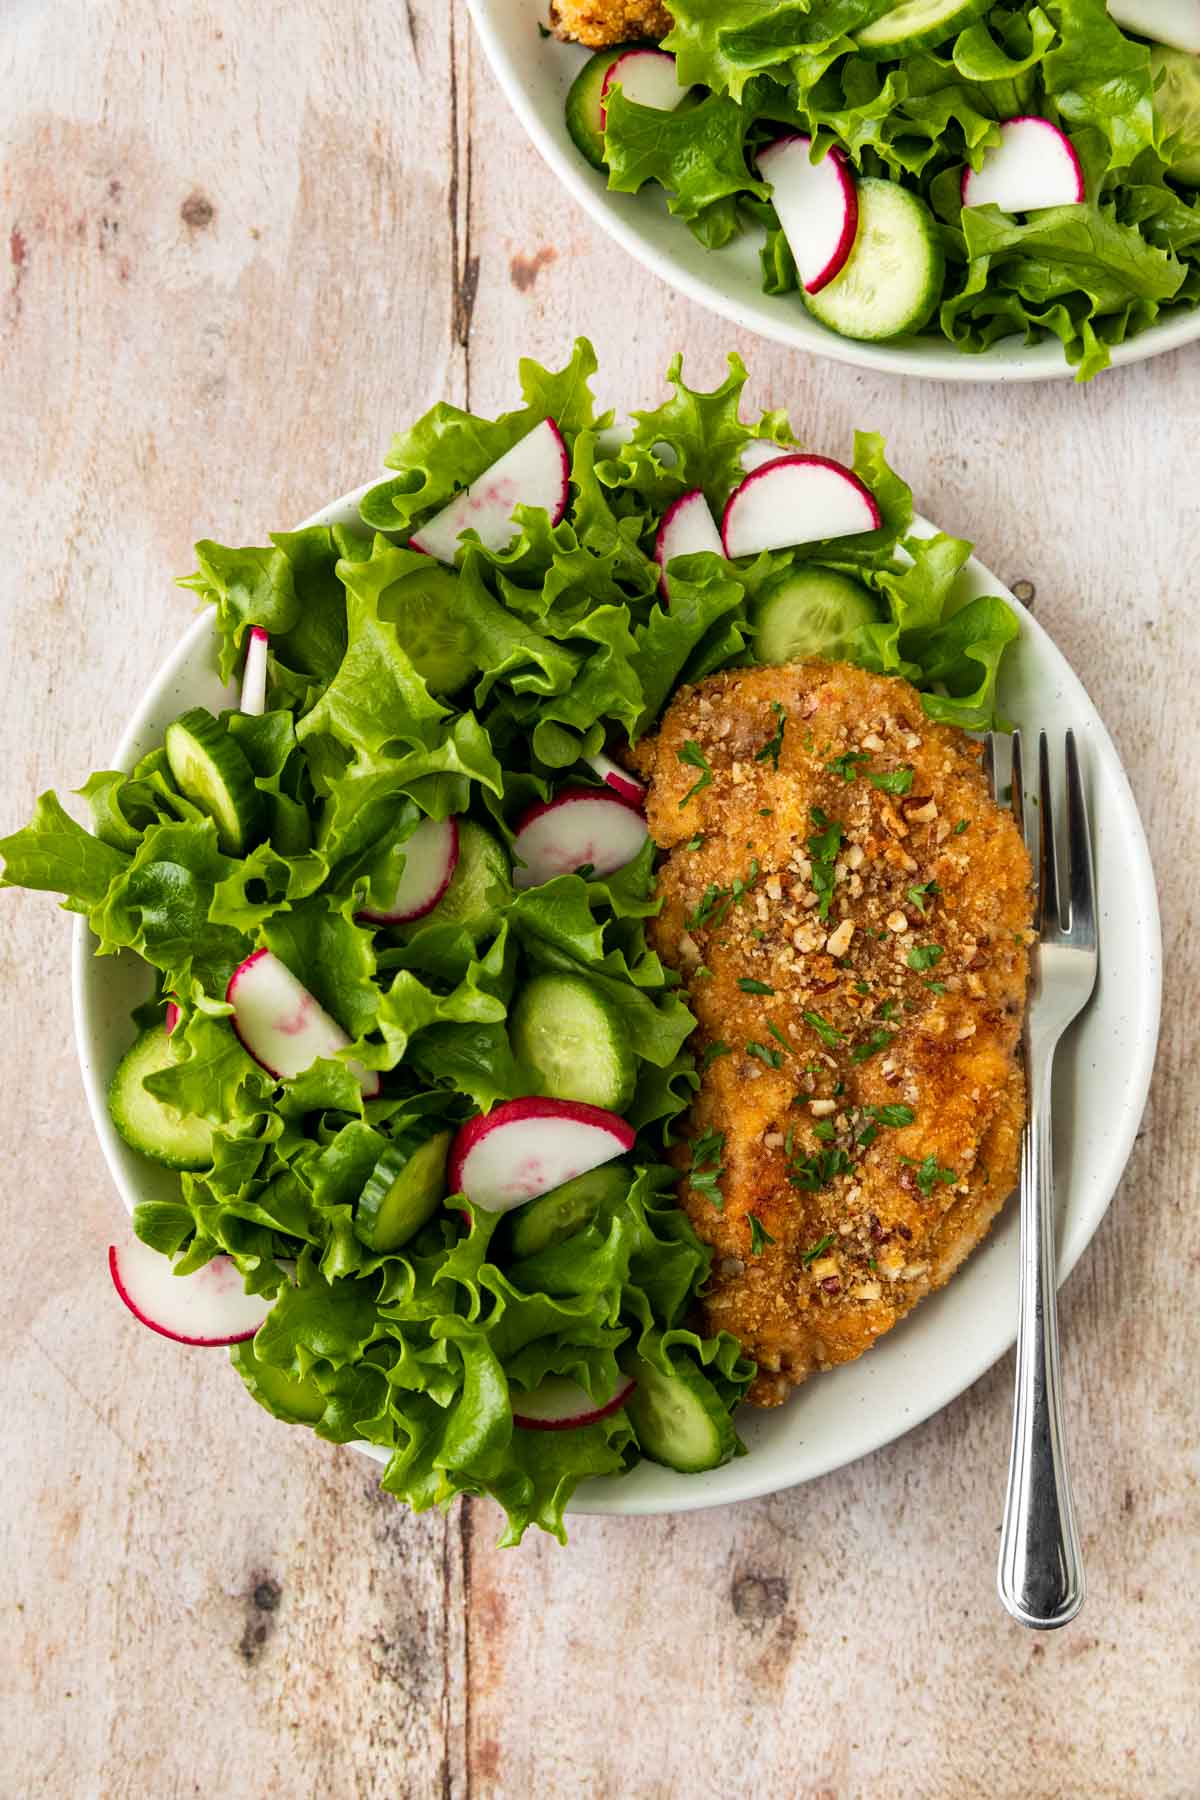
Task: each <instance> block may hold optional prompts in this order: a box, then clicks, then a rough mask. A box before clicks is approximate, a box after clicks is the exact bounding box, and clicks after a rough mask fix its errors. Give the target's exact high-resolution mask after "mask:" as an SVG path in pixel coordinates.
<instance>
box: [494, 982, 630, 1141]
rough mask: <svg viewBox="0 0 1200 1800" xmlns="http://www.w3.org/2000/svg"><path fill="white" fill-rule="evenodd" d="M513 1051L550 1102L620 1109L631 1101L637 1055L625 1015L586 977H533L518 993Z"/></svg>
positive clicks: (512, 1030) (618, 1110)
mask: <svg viewBox="0 0 1200 1800" xmlns="http://www.w3.org/2000/svg"><path fill="white" fill-rule="evenodd" d="M510 1037H511V1040H512V1047H513V1050H514V1051H515V1052H516V1054H517V1056H518V1057H520V1058H521V1060H522V1061H523V1062H525V1063H527V1064H528V1065H529V1067H530V1068H531V1069H532V1070H533V1071H534V1073H535V1074H536V1076H537V1077H538V1081H539V1084H540V1085H539V1092H541V1093H543V1094H545V1095H547V1096H548V1097H549V1098H550V1099H551V1100H582V1101H584V1102H586V1104H587V1105H589V1106H605V1107H607V1108H608V1110H609V1111H610V1112H621V1111H622V1110H623V1109H624V1108H625V1107H626V1106H628V1105H629V1102H630V1101H631V1100H632V1099H633V1089H634V1081H635V1077H636V1071H637V1059H636V1057H635V1056H634V1053H633V1044H632V1043H631V1041H630V1037H629V1031H628V1029H627V1027H626V1024H625V1021H624V1019H623V1018H622V1017H621V1015H620V1013H619V1012H618V1011H617V1010H616V1008H615V1007H614V1006H612V1005H611V1004H610V1002H609V1001H608V1000H606V999H605V997H604V995H603V994H602V993H600V991H599V989H597V988H595V987H593V985H592V983H591V982H590V981H586V980H585V979H584V978H583V976H582V975H559V974H547V975H535V976H534V978H533V980H532V981H531V982H529V983H528V985H527V986H526V987H525V988H524V989H523V990H522V992H521V994H520V995H519V996H518V999H517V1004H516V1006H515V1007H514V1008H513V1012H512V1021H511V1027H510Z"/></svg>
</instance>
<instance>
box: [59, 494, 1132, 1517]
mask: <svg viewBox="0 0 1200 1800" xmlns="http://www.w3.org/2000/svg"><path fill="white" fill-rule="evenodd" d="M366 491H367V490H366V487H362V488H358V489H356V490H355V492H354V493H352V494H347V495H346V496H345V497H344V498H343V499H341V500H336V501H334V503H333V504H332V505H331V506H327V507H326V508H325V509H324V511H322V512H319V513H317V514H316V515H315V516H314V517H313V518H311V519H306V520H305V524H306V525H338V524H343V525H354V524H357V523H358V503H359V501H360V500H361V498H362V495H363V494H364V493H365V492H366ZM917 529H918V530H920V531H923V532H929V531H932V530H933V527H932V526H929V525H926V524H924V523H921V524H919V525H918V527H917ZM960 583H961V597H962V598H963V599H969V598H970V597H971V596H973V595H975V594H983V593H990V594H1002V595H1003V596H1004V597H1005V598H1006V599H1008V600H1009V601H1010V603H1011V605H1012V606H1013V607H1014V609H1015V610H1016V612H1017V613H1018V615H1019V617H1020V619H1021V624H1022V632H1021V637H1020V639H1019V641H1018V642H1017V643H1016V644H1014V645H1013V646H1012V647H1011V649H1010V650H1009V651H1008V653H1007V656H1006V659H1005V662H1004V665H1003V670H1004V673H1003V678H1002V680H1001V684H1000V686H1001V703H1002V706H1003V707H1004V710H1005V711H1006V712H1007V714H1008V716H1009V717H1011V718H1013V719H1015V720H1017V721H1018V722H1019V723H1021V724H1023V725H1025V726H1026V727H1027V728H1030V729H1037V728H1038V727H1045V728H1046V729H1048V730H1052V731H1053V732H1054V734H1055V735H1056V737H1057V736H1058V735H1060V734H1061V732H1062V731H1063V730H1065V728H1066V727H1067V726H1068V725H1069V726H1072V727H1073V728H1074V730H1075V733H1076V735H1077V737H1078V739H1079V742H1080V752H1081V757H1082V762H1083V769H1084V779H1085V781H1086V783H1087V788H1088V796H1089V802H1090V805H1091V809H1092V822H1093V831H1094V835H1095V853H1096V872H1097V900H1098V914H1099V931H1100V982H1099V986H1098V989H1097V993H1096V997H1095V1000H1094V1001H1093V1003H1092V1005H1091V1007H1090V1009H1089V1010H1088V1012H1087V1013H1086V1014H1085V1016H1084V1018H1083V1020H1082V1022H1081V1023H1080V1025H1079V1026H1078V1027H1077V1029H1076V1030H1075V1031H1074V1032H1073V1033H1072V1034H1071V1035H1070V1036H1069V1037H1068V1039H1067V1041H1066V1043H1065V1044H1064V1046H1063V1049H1062V1051H1061V1053H1060V1056H1059V1060H1058V1066H1057V1075H1056V1084H1055V1101H1056V1106H1055V1139H1054V1142H1055V1162H1056V1172H1057V1177H1058V1219H1059V1276H1060V1279H1063V1278H1065V1277H1066V1276H1067V1275H1068V1274H1069V1273H1070V1271H1071V1269H1072V1268H1073V1267H1074V1265H1075V1263H1076V1261H1077V1260H1078V1258H1079V1256H1080V1255H1081V1253H1082V1252H1083V1250H1084V1248H1085V1247H1086V1245H1087V1243H1088V1241H1089V1239H1090V1238H1091V1236H1092V1233H1093V1232H1094V1231H1095V1229H1096V1227H1097V1226H1098V1225H1099V1223H1100V1220H1101V1219H1102V1218H1103V1216H1104V1212H1105V1209H1106V1208H1107V1206H1108V1203H1109V1201H1110V1200H1111V1199H1112V1196H1113V1192H1114V1190H1115V1189H1116V1185H1117V1182H1118V1181H1119V1180H1120V1177H1121V1171H1122V1169H1123V1168H1124V1166H1125V1161H1126V1158H1127V1157H1128V1155H1129V1151H1130V1148H1131V1146H1132V1144H1133V1139H1134V1133H1135V1132H1136V1130H1137V1127H1138V1122H1139V1120H1140V1119H1141V1116H1142V1109H1143V1107H1144V1105H1145V1102H1146V1093H1147V1090H1148V1088H1149V1085H1150V1071H1151V1068H1152V1065H1153V1062H1154V1049H1155V1043H1156V1041H1157V1036H1158V1011H1159V990H1160V980H1161V975H1160V968H1161V942H1160V937H1159V925H1158V902H1157V898H1156V895H1155V890H1154V875H1153V871H1152V869H1151V867H1150V856H1149V852H1148V850H1147V848H1146V839H1145V835H1144V833H1143V831H1142V825H1141V820H1140V819H1139V818H1138V813H1137V807H1136V805H1135V804H1134V799H1133V795H1132V794H1131V792H1130V790H1129V784H1128V782H1127V781H1126V779H1125V773H1124V770H1123V769H1122V767H1121V764H1120V761H1119V759H1118V757H1117V753H1116V750H1115V749H1114V748H1113V744H1112V740H1111V738H1110V737H1109V735H1108V733H1107V731H1106V730H1105V728H1104V725H1103V723H1102V722H1101V719H1100V716H1099V714H1098V713H1097V711H1096V709H1095V707H1094V706H1093V705H1092V703H1091V701H1090V700H1089V699H1088V696H1087V694H1086V693H1085V692H1084V690H1083V687H1082V685H1081V684H1080V682H1079V680H1078V679H1077V677H1076V676H1075V675H1074V674H1073V673H1072V671H1071V669H1070V668H1069V667H1068V665H1067V663H1066V662H1065V660H1064V659H1063V657H1062V655H1061V653H1060V652H1059V651H1058V650H1057V649H1056V648H1055V646H1054V644H1053V643H1052V641H1051V639H1050V638H1049V637H1048V636H1047V635H1046V633H1045V631H1043V629H1042V627H1041V626H1040V625H1039V624H1038V623H1037V621H1036V619H1033V618H1031V617H1030V616H1029V615H1028V614H1027V613H1026V612H1025V610H1024V609H1023V608H1022V607H1021V606H1020V604H1019V602H1017V601H1016V600H1014V599H1013V597H1012V595H1011V594H1010V593H1009V591H1008V589H1007V588H1006V587H1005V586H1004V585H1003V583H1002V582H999V581H997V580H996V579H995V577H994V576H992V575H991V574H989V572H988V571H987V570H986V569H985V568H984V567H983V565H982V564H981V563H979V562H977V561H975V560H974V558H972V560H971V562H970V563H968V565H967V567H966V568H965V569H964V570H963V572H962V575H961V576H960ZM233 703H234V697H233V695H232V693H231V691H230V690H228V689H225V688H222V686H221V683H220V681H219V679H218V676H217V666H216V639H215V635H214V633H213V630H212V625H211V616H210V614H209V612H208V609H207V608H206V609H205V611H204V612H203V614H202V615H201V616H200V617H199V618H198V619H196V621H195V622H194V623H193V625H192V626H191V628H190V629H189V631H188V632H187V634H186V636H185V637H184V638H183V641H182V642H181V643H180V645H179V647H178V649H177V650H176V651H175V653H174V655H173V656H171V657H170V658H169V660H168V661H167V662H166V664H165V665H164V667H163V668H162V669H161V670H160V672H159V674H158V675H157V676H156V677H155V679H154V681H152V682H151V684H150V687H149V688H148V690H147V692H146V693H145V694H144V695H143V697H142V700H141V703H140V704H139V706H138V708H137V710H136V712H135V713H134V716H133V719H132V721H131V722H130V725H129V728H128V730H127V731H126V732H125V735H124V737H123V738H122V740H121V743H120V747H119V748H118V750H117V753H116V759H115V763H114V767H118V768H122V769H128V768H131V767H132V766H133V764H134V763H135V762H136V761H137V760H138V758H139V757H141V756H143V755H145V753H146V752H147V751H148V750H151V749H153V748H154V746H155V745H157V744H159V743H161V741H162V737H163V734H164V732H165V730H166V728H167V726H168V725H169V724H170V722H171V720H172V719H174V718H176V717H177V716H178V714H179V713H180V712H182V711H183V710H184V709H185V708H187V707H189V706H208V707H210V708H211V709H213V710H214V711H215V710H217V709H219V708H220V707H221V706H227V705H231V704H233ZM71 980H72V992H73V1000H74V1013H75V1035H76V1042H77V1045H78V1049H79V1061H80V1066H81V1068H82V1071H83V1082H84V1087H85V1089H86V1091H87V1098H88V1105H89V1107H90V1109H91V1114H92V1120H93V1123H94V1124H95V1127H96V1132H97V1135H98V1136H99V1139H100V1144H101V1148H102V1149H103V1151H104V1156H105V1160H106V1161H107V1163H108V1166H109V1169H110V1170H111V1172H112V1177H113V1180H114V1181H115V1182H116V1184H117V1188H118V1189H119V1191H120V1194H121V1197H122V1199H123V1200H124V1202H125V1205H126V1206H127V1207H128V1208H129V1209H130V1211H132V1210H133V1207H134V1205H135V1204H136V1203H137V1202H138V1201H139V1200H154V1199H169V1198H170V1197H171V1195H172V1192H173V1191H174V1190H175V1183H176V1179H177V1178H176V1177H175V1176H174V1175H173V1174H172V1173H171V1172H170V1171H169V1170H166V1169H160V1168H158V1167H156V1166H155V1165H154V1164H152V1163H149V1162H147V1161H146V1160H145V1159H143V1158H142V1157H140V1156H138V1155H137V1154H136V1153H135V1152H134V1151H132V1150H130V1148H129V1147H128V1145H127V1144H125V1143H124V1142H123V1141H122V1139H121V1138H119V1137H118V1136H117V1133H116V1132H115V1131H114V1129H113V1125H112V1121H111V1119H110V1118H109V1115H108V1107H107V1104H106V1094H107V1090H108V1083H109V1080H110V1078H111V1076H112V1072H113V1070H114V1068H115V1067H116V1065H117V1062H118V1060H119V1059H120V1057H121V1055H122V1053H123V1052H124V1051H125V1049H126V1048H127V1047H128V1045H129V1041H130V1023H129V1014H130V1010H131V1008H132V1007H134V1006H136V1005H137V1004H138V1003H139V1002H140V1001H142V1000H144V999H146V997H147V996H148V994H149V992H150V982H149V980H148V971H147V969H146V966H145V964H143V963H142V962H140V961H139V960H138V958H137V957H135V956H132V955H129V954H123V955H121V956H115V957H95V956H93V955H92V939H91V934H90V932H89V931H88V927H87V923H86V921H85V920H84V919H82V918H80V919H77V920H76V921H75V931H74V940H73V944H72V962H71ZM1016 1297H1017V1219H1016V1208H1015V1207H1014V1206H1012V1205H1011V1204H1010V1205H1009V1207H1008V1208H1007V1209H1006V1211H1005V1213H1004V1214H1003V1216H1002V1217H1001V1219H1000V1220H999V1221H998V1222H997V1224H996V1226H995V1228H994V1229H993V1231H992V1233H991V1236H990V1237H989V1238H988V1239H987V1240H986V1242H985V1243H984V1244H983V1246H982V1247H981V1248H980V1249H979V1250H978V1251H976V1253H975V1255H974V1256H973V1257H972V1258H971V1259H970V1261H969V1262H968V1263H967V1264H966V1265H965V1267H964V1268H963V1269H962V1270H961V1271H960V1272H959V1274H957V1275H956V1276H955V1278H954V1280H953V1281H952V1282H951V1283H950V1285H949V1286H948V1287H946V1288H944V1289H943V1290H942V1291H941V1293H939V1294H936V1295H934V1296H933V1298H932V1299H929V1300H926V1301H924V1302H923V1303H922V1305H920V1306H919V1307H917V1309H916V1311H915V1312H913V1313H912V1314H911V1315H910V1316H909V1318H908V1319H907V1320H906V1321H905V1322H904V1323H903V1324H902V1325H899V1326H898V1327H897V1328H896V1329H895V1330H894V1331H892V1332H889V1333H888V1335H887V1336H886V1337H885V1338H884V1339H883V1340H882V1341H881V1343H880V1345H879V1346H878V1348H876V1349H875V1350H873V1351H872V1352H871V1353H870V1354H869V1355H868V1356H864V1357H862V1358H861V1359H860V1360H859V1361H858V1362H854V1363H848V1364H846V1365H845V1366H844V1367H843V1368H840V1369H837V1370H835V1371H834V1372H833V1373H831V1374H829V1375H824V1376H821V1377H819V1378H818V1379H816V1380H813V1381H811V1382H809V1383H808V1385H807V1386H806V1387H804V1388H802V1389H801V1390H800V1392H799V1393H798V1394H797V1395H796V1396H794V1397H793V1399H792V1400H791V1401H790V1402H789V1403H788V1404H786V1405H785V1406H782V1407H779V1408H777V1409H775V1410H774V1411H771V1412H756V1411H755V1410H754V1409H752V1408H749V1407H747V1408H743V1410H742V1412H741V1414H740V1415H739V1425H740V1429H741V1432H742V1435H743V1437H744V1439H745V1441H746V1443H747V1445H748V1447H749V1450H750V1454H749V1456H745V1457H740V1458H739V1459H738V1460H737V1461H736V1462H732V1463H729V1464H727V1465H726V1467H725V1468H723V1469H716V1470H714V1471H713V1472H712V1473H711V1474H708V1475H676V1474H673V1473H672V1472H671V1471H670V1470H668V1469H663V1468H659V1467H657V1466H656V1465H655V1464H654V1463H648V1462H647V1463H641V1464H640V1465H639V1466H638V1467H637V1468H636V1469H635V1470H634V1471H633V1473H632V1474H630V1475H628V1476H625V1477H623V1478H622V1479H620V1480H609V1481H592V1482H588V1483H586V1484H585V1485H584V1486H583V1487H581V1488H580V1489H579V1491H578V1493H577V1494H576V1496H575V1499H574V1500H573V1501H572V1503H571V1506H570V1509H569V1510H570V1511H572V1512H577V1513H579V1512H583V1513H660V1512H686V1511H691V1510H692V1509H693V1508H696V1507H701V1506H717V1505H721V1504H723V1503H725V1502H727V1501H731V1500H747V1499H751V1498H753V1497H755V1496H757V1495H759V1494H768V1493H773V1492H775V1491H776V1489H778V1488H785V1487H791V1486H793V1485H794V1484H795V1483H797V1482H801V1481H810V1480H812V1478H813V1477H814V1476H817V1475H823V1474H825V1473H826V1472H827V1471H828V1470H830V1469H835V1468H838V1467H840V1466H841V1465H842V1464H843V1463H848V1462H852V1461H853V1460H854V1459H855V1458H856V1457H859V1456H865V1455H866V1454H867V1452H868V1451H871V1450H876V1449H878V1448H879V1447H880V1445H882V1444H886V1443H889V1442H890V1441H891V1440H892V1439H893V1438H895V1437H899V1436H900V1434H901V1433H902V1432H905V1431H907V1430H909V1429H910V1427H911V1426H913V1425H916V1424H919V1423H920V1421H921V1420H922V1419H926V1418H928V1417H929V1415H930V1414H931V1413H934V1412H936V1411H937V1410H938V1409H939V1407H942V1406H945V1405H946V1404H947V1402H948V1401H950V1400H953V1399H954V1398H955V1396H956V1395H958V1394H961V1393H962V1391H963V1389H964V1388H966V1387H968V1386H969V1385H970V1383H971V1382H973V1381H975V1380H976V1379H977V1378H978V1377H979V1376H980V1375H982V1373H983V1372H984V1370H985V1369H987V1368H989V1367H990V1366H991V1364H992V1363H994V1362H995V1361H996V1359H997V1357H999V1356H1002V1355H1003V1353H1004V1352H1005V1350H1007V1349H1008V1347H1009V1345H1010V1344H1011V1343H1012V1341H1013V1337H1014V1333H1015V1318H1016ZM362 1448H363V1449H365V1450H367V1451H368V1453H369V1454H370V1455H372V1456H375V1457H377V1458H378V1460H380V1461H385V1460H386V1452H384V1451H380V1450H376V1449H374V1448H373V1447H372V1446H369V1445H363V1446H362Z"/></svg>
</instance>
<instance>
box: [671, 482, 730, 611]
mask: <svg viewBox="0 0 1200 1800" xmlns="http://www.w3.org/2000/svg"><path fill="white" fill-rule="evenodd" d="M700 550H711V551H712V553H713V555H714V556H720V555H722V554H723V552H722V549H721V534H720V532H719V531H718V530H717V528H716V526H715V525H714V524H713V516H712V514H711V513H710V512H709V510H708V501H707V500H706V499H705V498H704V495H703V493H702V492H701V491H700V489H699V488H693V489H692V491H691V493H690V494H680V496H679V498H678V500H676V501H674V502H673V504H672V505H671V506H669V507H668V508H667V510H666V512H665V513H664V514H663V516H662V523H661V525H660V526H659V528H658V536H657V537H656V538H655V540H654V560H655V562H656V563H657V564H658V566H659V568H660V569H661V570H662V575H661V576H660V578H659V583H658V586H659V591H660V592H661V594H662V597H663V599H664V600H665V599H666V598H667V564H668V563H669V562H670V560H671V558H672V557H673V556H694V555H695V554H696V553H697V551H700Z"/></svg>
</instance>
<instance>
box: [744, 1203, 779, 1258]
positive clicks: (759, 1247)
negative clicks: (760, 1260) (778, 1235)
mask: <svg viewBox="0 0 1200 1800" xmlns="http://www.w3.org/2000/svg"><path fill="white" fill-rule="evenodd" d="M746 1223H747V1225H749V1227H750V1254H751V1256H761V1255H762V1253H763V1245H764V1244H773V1243H774V1242H775V1239H774V1238H773V1237H772V1236H771V1234H770V1232H769V1231H768V1230H767V1228H766V1226H765V1225H764V1224H763V1222H762V1220H761V1219H760V1218H759V1217H758V1214H757V1213H747V1214H746Z"/></svg>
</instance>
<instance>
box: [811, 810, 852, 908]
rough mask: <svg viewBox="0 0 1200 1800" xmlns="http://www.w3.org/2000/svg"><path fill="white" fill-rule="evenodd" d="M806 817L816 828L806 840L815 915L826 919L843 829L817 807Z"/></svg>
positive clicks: (831, 896)
mask: <svg viewBox="0 0 1200 1800" xmlns="http://www.w3.org/2000/svg"><path fill="white" fill-rule="evenodd" d="M808 816H809V818H810V819H811V820H812V822H813V824H814V825H815V826H816V828H817V829H816V831H815V832H814V834H813V836H812V837H810V838H809V840H808V854H809V857H810V859H811V861H812V884H813V892H814V894H816V896H817V899H818V901H819V905H818V907H817V915H818V917H819V918H822V919H827V918H828V917H829V903H830V901H831V900H832V899H833V881H834V864H835V863H836V861H837V855H838V851H839V850H840V849H841V847H842V837H843V835H844V831H845V828H844V826H842V825H840V824H839V823H838V821H837V820H836V819H831V818H829V816H828V814H826V813H824V812H822V810H821V808H820V807H819V806H814V807H812V808H811V810H810V812H809V815H808Z"/></svg>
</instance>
